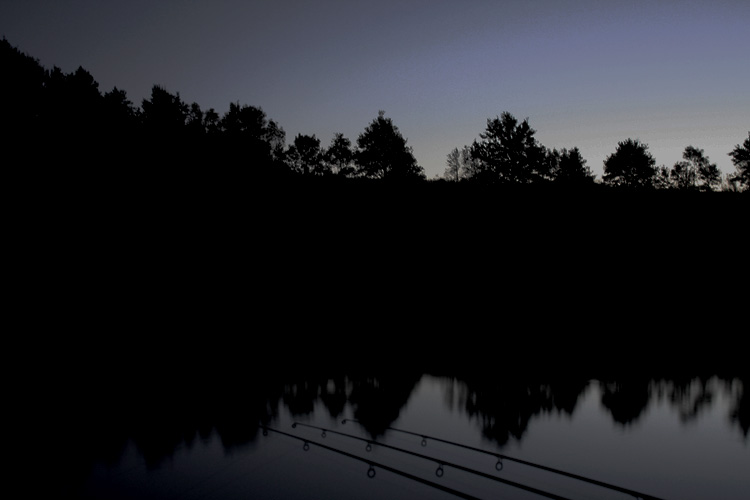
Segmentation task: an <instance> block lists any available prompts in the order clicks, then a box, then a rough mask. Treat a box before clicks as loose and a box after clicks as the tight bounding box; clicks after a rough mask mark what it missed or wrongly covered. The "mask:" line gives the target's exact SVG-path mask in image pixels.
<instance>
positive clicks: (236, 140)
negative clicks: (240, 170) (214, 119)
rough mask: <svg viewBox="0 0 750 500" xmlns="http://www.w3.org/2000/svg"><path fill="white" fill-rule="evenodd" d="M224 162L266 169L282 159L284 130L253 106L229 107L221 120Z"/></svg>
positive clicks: (236, 104) (234, 104) (237, 104)
mask: <svg viewBox="0 0 750 500" xmlns="http://www.w3.org/2000/svg"><path fill="white" fill-rule="evenodd" d="M221 130H222V132H223V134H222V135H223V137H224V139H225V146H226V148H225V150H224V154H225V155H228V157H227V158H226V160H227V161H232V162H238V161H239V162H242V163H245V162H249V163H250V164H252V165H255V166H260V167H268V166H270V165H271V164H272V163H273V162H275V161H276V160H280V159H281V158H282V156H283V149H284V138H285V133H284V130H283V129H282V128H281V127H279V126H278V125H277V124H276V122H274V121H273V120H269V119H268V117H267V116H266V113H265V112H264V111H263V110H262V109H261V108H257V107H255V106H247V105H243V106H240V105H239V103H231V104H230V105H229V111H227V112H226V113H225V114H224V116H223V117H222V119H221Z"/></svg>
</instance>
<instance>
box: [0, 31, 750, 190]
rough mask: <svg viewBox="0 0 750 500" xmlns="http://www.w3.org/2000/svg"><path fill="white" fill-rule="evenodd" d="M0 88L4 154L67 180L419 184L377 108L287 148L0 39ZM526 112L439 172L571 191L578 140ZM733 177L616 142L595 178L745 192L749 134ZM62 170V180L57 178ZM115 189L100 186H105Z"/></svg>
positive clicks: (588, 178)
mask: <svg viewBox="0 0 750 500" xmlns="http://www.w3.org/2000/svg"><path fill="white" fill-rule="evenodd" d="M0 66H1V67H2V69H3V74H4V75H6V77H5V78H4V79H3V81H2V84H1V85H2V87H0V99H2V108H3V120H2V122H3V125H2V127H3V130H2V134H3V138H4V140H5V144H6V147H5V148H4V153H3V154H4V161H5V163H6V165H9V166H10V167H11V168H13V169H15V170H20V169H33V168H37V169H39V168H42V169H44V170H50V169H51V170H53V172H58V171H61V170H63V171H64V172H65V175H68V176H73V178H75V174H76V173H77V172H80V171H81V170H82V169H86V170H87V174H89V175H90V172H88V170H90V169H91V168H95V169H97V171H96V175H97V176H96V177H93V178H92V177H87V178H84V179H83V181H85V182H86V183H89V184H91V185H95V182H96V181H97V180H100V179H102V178H108V179H109V180H114V181H115V182H114V183H113V184H114V185H115V186H116V185H117V184H118V183H124V182H127V181H128V180H131V178H132V176H135V177H136V178H137V182H138V183H154V182H156V181H157V180H159V179H161V178H163V177H166V178H167V179H168V180H169V181H171V182H179V181H183V182H185V181H186V179H189V178H190V176H195V175H198V176H200V177H201V180H199V181H197V182H198V183H200V182H205V181H206V180H207V179H208V178H211V179H215V178H218V179H221V178H223V179H224V180H225V181H227V180H228V177H227V176H230V177H231V178H232V179H238V178H244V179H245V180H250V181H257V180H258V179H262V180H268V179H269V178H279V179H283V180H285V181H290V179H291V178H292V177H295V178H297V177H308V176H314V177H340V178H348V179H350V178H365V179H387V180H390V181H409V180H410V181H418V180H424V179H425V175H424V171H423V169H422V167H420V166H419V165H418V164H417V161H416V159H415V158H414V155H413V154H412V150H411V148H410V147H409V146H407V144H406V143H407V141H406V139H405V138H404V137H403V136H402V135H401V133H400V131H399V130H398V128H397V127H396V126H395V125H394V124H393V122H392V121H391V119H389V118H386V117H385V116H384V113H383V112H382V111H381V112H380V113H379V115H378V117H377V118H376V119H374V120H373V121H372V122H371V123H370V124H369V125H368V126H367V127H366V129H365V130H364V131H363V132H362V133H361V134H360V135H359V136H358V138H357V139H356V141H355V143H354V144H353V143H352V141H351V140H350V139H348V138H346V137H344V136H343V134H340V133H339V134H336V135H335V137H334V138H333V140H332V141H331V143H330V145H328V146H327V147H326V146H324V145H321V142H320V140H319V139H318V138H317V137H316V136H315V135H303V134H300V135H297V136H296V137H294V138H293V139H292V140H291V141H289V144H287V138H286V134H285V132H284V130H283V128H282V127H281V126H280V125H279V124H278V123H276V122H275V121H274V120H272V119H270V118H269V117H267V116H266V114H265V113H264V111H263V110H262V109H261V108H259V107H255V106H249V105H243V104H240V103H239V102H237V103H230V104H229V109H228V111H226V112H225V113H223V114H220V113H219V112H217V111H216V110H214V109H213V108H211V109H208V110H204V109H202V108H201V106H200V105H199V104H198V103H195V102H193V103H187V102H185V101H183V100H182V98H181V97H180V95H179V93H172V92H170V91H169V90H167V89H165V88H163V87H161V86H159V85H155V86H154V87H153V88H152V91H151V95H150V97H149V98H146V99H144V100H143V101H142V103H141V104H140V106H138V105H136V104H134V103H133V102H131V101H130V100H129V99H128V97H127V94H126V93H125V91H123V90H121V89H118V88H117V87H115V88H113V89H112V90H110V91H108V92H102V90H101V89H100V88H99V84H98V83H97V82H96V80H95V79H94V77H93V76H92V75H91V74H90V73H89V72H88V71H86V70H85V69H84V68H82V67H79V68H78V69H77V70H76V71H74V72H72V73H67V74H66V73H64V72H63V71H62V70H61V69H60V68H58V67H53V69H51V70H49V69H45V68H43V67H42V66H41V65H40V64H39V62H38V61H37V60H36V59H34V58H33V57H31V56H28V55H26V54H24V53H22V52H21V51H20V50H19V49H17V48H15V47H13V46H11V44H10V43H9V42H8V41H7V40H5V39H3V40H2V42H1V43H0ZM534 134H535V131H534V130H533V129H532V128H531V127H530V126H529V123H528V120H524V121H523V122H520V123H519V121H518V120H517V119H516V118H515V117H513V116H512V115H510V114H509V113H503V114H502V115H501V116H499V117H497V118H495V119H489V120H488V121H487V128H486V130H485V131H484V132H483V133H481V134H480V138H481V140H479V141H475V142H474V143H473V144H472V145H471V146H465V147H464V148H463V149H462V150H459V149H458V148H456V149H454V150H453V151H451V152H450V153H449V155H448V159H447V164H448V168H447V169H446V172H445V176H444V179H445V180H453V181H458V180H464V181H473V183H479V184H488V185H492V184H506V185H514V186H518V185H524V184H534V185H540V184H545V183H554V184H557V185H564V186H567V187H569V188H570V187H571V186H575V187H578V188H581V187H584V186H588V185H591V184H593V182H594V175H593V173H592V171H591V169H590V168H589V167H587V166H586V161H585V160H584V159H583V157H582V155H581V152H580V151H579V150H578V148H575V147H574V148H571V149H569V150H568V149H563V150H561V151H558V150H549V149H547V148H545V147H544V146H543V145H541V144H540V143H539V142H538V141H537V140H536V138H535V137H534ZM728 154H729V155H730V156H731V157H732V161H733V163H734V165H735V166H736V173H734V174H732V175H729V176H727V177H726V178H725V179H722V177H721V174H720V172H719V170H718V168H717V167H716V165H715V164H713V163H711V162H710V161H709V159H708V158H707V157H706V156H705V155H704V153H703V150H701V149H698V148H696V147H693V146H688V147H687V148H686V149H685V153H684V161H681V162H678V163H677V164H675V165H674V166H673V167H671V168H667V167H658V168H657V167H656V166H655V160H654V159H653V157H652V156H651V155H650V153H649V152H648V146H647V145H645V144H642V143H640V142H639V141H634V140H632V139H628V140H625V141H623V142H621V143H620V144H619V145H618V147H617V150H616V151H615V152H614V153H613V154H612V155H610V156H609V157H608V158H607V160H606V161H605V165H604V176H603V179H602V181H603V183H604V184H605V185H608V186H622V187H627V188H645V187H649V188H661V189H666V188H669V189H681V190H692V189H696V190H703V191H712V190H719V189H723V190H733V191H738V190H748V188H750V173H749V172H750V166H749V163H748V162H749V161H750V160H749V158H750V156H749V155H750V136H749V137H748V139H747V140H746V141H745V142H744V144H742V145H737V147H736V148H735V149H734V150H733V151H731V152H728ZM63 178H65V177H64V176H63ZM112 187H113V186H112V185H110V189H111V188H112Z"/></svg>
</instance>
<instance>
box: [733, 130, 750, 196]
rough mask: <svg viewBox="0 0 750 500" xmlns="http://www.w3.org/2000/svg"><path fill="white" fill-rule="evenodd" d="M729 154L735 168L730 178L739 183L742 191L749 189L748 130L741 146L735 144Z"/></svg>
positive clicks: (749, 156) (749, 158) (749, 155)
mask: <svg viewBox="0 0 750 500" xmlns="http://www.w3.org/2000/svg"><path fill="white" fill-rule="evenodd" d="M729 156H731V157H732V163H733V164H734V168H735V169H736V171H735V173H734V175H732V177H731V180H732V181H734V182H737V183H738V184H740V186H741V188H742V190H743V191H750V132H748V133H747V139H745V142H743V143H742V146H740V145H739V144H737V145H736V146H735V147H734V149H733V150H732V152H731V153H729Z"/></svg>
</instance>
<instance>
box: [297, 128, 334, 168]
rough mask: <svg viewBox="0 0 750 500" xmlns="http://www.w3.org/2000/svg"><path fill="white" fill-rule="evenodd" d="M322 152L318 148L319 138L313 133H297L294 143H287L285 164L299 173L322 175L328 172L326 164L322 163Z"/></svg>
mask: <svg viewBox="0 0 750 500" xmlns="http://www.w3.org/2000/svg"><path fill="white" fill-rule="evenodd" d="M323 154H324V152H323V151H322V150H321V149H320V139H318V138H317V137H315V135H314V134H313V135H312V136H310V135H302V134H298V135H297V137H295V138H294V143H293V144H290V145H289V149H287V152H286V160H287V165H289V167H290V168H291V169H292V170H293V171H295V172H298V173H301V174H305V175H307V174H317V175H324V174H326V173H329V172H330V170H329V169H328V168H327V167H328V166H327V165H326V164H325V163H323Z"/></svg>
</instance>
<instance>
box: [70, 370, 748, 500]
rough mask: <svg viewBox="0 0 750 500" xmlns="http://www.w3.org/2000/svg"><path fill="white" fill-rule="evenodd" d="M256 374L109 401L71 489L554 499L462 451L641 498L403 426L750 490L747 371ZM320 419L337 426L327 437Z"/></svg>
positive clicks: (681, 487) (523, 475) (670, 480)
mask: <svg viewBox="0 0 750 500" xmlns="http://www.w3.org/2000/svg"><path fill="white" fill-rule="evenodd" d="M247 377H248V378H246V379H245V380H243V381H242V382H241V383H237V381H236V380H235V381H234V383H233V384H231V386H227V385H221V384H214V383H211V384H206V385H190V386H189V387H190V388H191V389H190V390H186V389H185V390H183V389H184V388H183V389H181V390H179V391H175V390H174V386H170V385H169V384H165V385H162V386H161V387H160V388H159V389H158V390H154V387H153V384H151V385H150V386H149V387H150V390H148V391H139V390H129V391H126V392H125V393H122V392H121V393H119V394H118V395H117V396H113V395H112V394H117V391H114V392H110V396H107V397H104V398H103V399H100V400H99V402H98V404H97V405H96V407H97V408H99V413H98V415H97V416H96V418H92V419H88V420H87V421H86V423H81V422H78V423H77V424H76V425H77V427H78V429H79V430H80V432H79V433H78V434H76V435H75V436H72V437H71V439H69V440H68V443H69V446H70V447H71V449H76V450H78V451H77V455H76V456H78V457H79V460H78V461H77V462H76V463H75V464H68V467H69V470H70V472H71V474H70V475H69V477H73V478H75V480H74V481H71V482H70V483H69V484H70V492H71V493H73V494H74V495H76V496H80V497H84V498H181V499H198V498H256V499H273V498H278V499H282V498H283V499H288V498H342V499H344V498H411V499H413V498H456V496H455V495H454V494H453V492H452V491H443V490H440V489H437V488H436V487H434V486H432V485H431V484H425V483H435V484H438V485H442V486H443V487H445V488H447V489H449V490H453V491H456V492H462V493H464V494H467V495H471V496H473V497H477V498H544V497H543V496H539V495H537V494H534V493H531V492H528V491H524V490H522V489H520V488H517V487H513V486H511V485H508V484H502V483H497V482H493V481H491V480H489V479H487V478H483V477H478V476H475V475H472V474H469V473H467V472H464V471H461V470H456V469H454V468H451V467H449V466H444V467H443V470H442V471H441V475H440V476H438V474H437V469H438V468H439V465H440V463H444V462H451V463H456V464H460V465H462V466H464V467H468V468H471V469H474V470H477V471H480V472H483V473H485V474H489V475H493V476H497V477H500V478H503V479H505V480H508V481H512V482H517V483H520V484H523V485H528V486H530V487H532V488H536V489H539V490H543V491H546V492H550V493H552V494H554V495H559V496H560V497H563V498H633V497H632V496H629V495H627V494H623V493H620V492H612V491H609V490H606V489H603V488H599V487H596V486H592V485H588V484H585V483H582V482H581V481H576V480H572V479H569V478H564V477H560V476H557V475H555V474H551V473H549V472H546V471H541V470H538V469H535V468H533V467H529V466H526V465H522V464H518V463H515V462H513V461H509V460H503V461H502V465H501V466H502V469H501V470H499V471H498V470H497V468H499V466H497V459H496V458H495V457H493V456H489V455H483V454H480V453H477V452H475V451H471V450H467V449H463V448H460V447H456V446H453V445H450V444H446V443H442V442H439V441H436V440H434V439H427V440H426V441H425V443H424V446H423V442H422V441H423V440H422V438H421V437H419V436H413V435H409V434H405V433H401V432H397V431H394V430H392V429H393V428H395V429H402V430H408V431H413V432H416V433H417V434H422V435H426V436H434V437H438V438H442V439H444V440H449V441H453V442H456V443H460V444H463V445H466V446H470V447H476V448H480V449H483V450H488V451H491V452H496V453H501V454H504V455H506V456H509V457H512V458H518V459H522V460H525V461H529V462H533V463H535V464H541V465H544V466H547V467H551V468H555V469H560V470H563V471H568V472H571V473H574V474H577V475H581V476H585V477H589V478H594V479H596V480H598V481H603V482H606V483H611V484H613V485H618V486H621V487H625V488H628V489H631V490H635V491H638V492H642V493H645V494H649V495H653V496H655V497H659V498H672V499H688V500H689V499H705V498H722V499H729V500H732V499H737V500H739V499H746V498H747V497H748V494H750V474H748V471H749V470H750V446H749V444H750V439H749V438H748V428H749V427H750V426H749V422H750V419H749V416H748V394H747V383H748V381H747V379H746V378H743V377H735V376H706V375H702V376H684V375H681V376H675V377H658V378H655V377H642V376H635V375H629V376H623V377H620V378H611V377H610V378H605V377H600V378H590V377H578V376H575V377H565V378H561V377H526V376H523V377H505V378H503V377H501V376H490V375H488V374H483V375H478V374H469V375H467V374H463V375H461V374H455V375H447V374H445V373H429V372H428V373H419V372H409V371H398V372H388V371H387V370H385V371H381V372H380V373H339V372H335V373H330V374H320V375H318V374H316V375H314V376H313V375H311V374H296V375H287V376H279V377H270V378H269V377H268V376H267V375H266V376H264V375H262V374H259V373H250V374H248V375H247ZM131 389H132V388H131ZM345 419H355V420H356V421H357V422H352V421H348V422H346V423H343V421H344V420H345ZM295 422H299V423H304V424H306V425H305V426H302V425H297V426H294V425H293V424H294V423H295ZM308 425H312V426H317V427H320V428H325V429H328V432H326V433H325V437H324V436H323V431H321V430H320V429H315V428H311V427H307V426H308ZM263 426H265V427H266V428H267V429H269V430H267V431H266V432H264V431H263ZM276 430H278V431H282V432H283V433H285V434H281V433H277V432H275V431H276ZM332 431H336V432H341V433H346V434H349V435H351V436H356V437H360V438H363V439H366V440H370V441H376V442H381V443H385V444H388V445H391V446H394V447H399V448H403V449H404V450H408V451H411V452H413V453H418V454H421V455H429V456H431V457H435V458H434V460H427V459H424V458H419V457H415V456H413V455H408V454H405V453H403V452H399V451H395V450H392V449H387V448H384V447H381V446H378V445H377V444H375V445H374V446H373V447H372V449H371V450H370V451H367V449H366V443H365V442H363V441H358V440H355V439H353V438H351V437H346V436H341V435H338V434H336V433H335V432H332ZM287 434H288V435H287ZM305 442H307V444H308V445H309V446H305ZM321 444H322V445H324V446H326V447H329V448H332V449H327V448H324V447H321V446H319V445H321ZM342 453H343V454H342ZM373 463H374V464H375V465H373ZM61 466H62V465H61ZM394 471H398V472H400V473H403V474H408V475H409V477H405V476H403V475H399V473H398V472H394ZM371 476H372V477H371ZM414 478H421V481H420V480H415V479H414Z"/></svg>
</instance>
